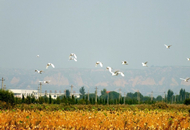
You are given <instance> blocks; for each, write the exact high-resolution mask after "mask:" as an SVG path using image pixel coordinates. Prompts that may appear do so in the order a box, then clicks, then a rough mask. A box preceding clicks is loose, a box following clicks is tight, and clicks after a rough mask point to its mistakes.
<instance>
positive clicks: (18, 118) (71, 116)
mask: <svg viewBox="0 0 190 130" xmlns="http://www.w3.org/2000/svg"><path fill="white" fill-rule="evenodd" d="M0 129H58V130H59V129H60V130H65V129H72V130H75V129H81V130H82V129H95V130H96V129H97V130H98V129H118V130H123V129H126V130H130V129H131V130H134V129H140V130H147V129H157V130H168V129H171V130H173V129H179V130H181V129H190V116H189V114H188V112H179V111H176V112H172V111H161V110H160V111H159V110H143V111H142V110H135V111H131V110H128V111H104V110H102V111H82V110H76V111H37V110H36V111H35V110H31V111H28V110H27V111H21V110H16V111H11V110H7V111H0Z"/></svg>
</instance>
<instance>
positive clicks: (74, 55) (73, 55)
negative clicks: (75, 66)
mask: <svg viewBox="0 0 190 130" xmlns="http://www.w3.org/2000/svg"><path fill="white" fill-rule="evenodd" d="M70 57H74V58H75V59H77V55H76V54H75V53H71V54H70V55H69V59H70Z"/></svg>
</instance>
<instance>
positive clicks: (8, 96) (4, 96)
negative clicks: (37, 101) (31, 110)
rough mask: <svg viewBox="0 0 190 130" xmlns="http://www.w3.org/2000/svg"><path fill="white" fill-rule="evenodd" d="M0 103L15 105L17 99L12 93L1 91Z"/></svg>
mask: <svg viewBox="0 0 190 130" xmlns="http://www.w3.org/2000/svg"><path fill="white" fill-rule="evenodd" d="M0 101H2V102H6V103H9V104H11V105H14V102H15V99H14V95H13V93H12V92H10V91H8V90H2V89H0Z"/></svg>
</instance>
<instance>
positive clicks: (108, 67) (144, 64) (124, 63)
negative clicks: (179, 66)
mask: <svg viewBox="0 0 190 130" xmlns="http://www.w3.org/2000/svg"><path fill="white" fill-rule="evenodd" d="M164 46H165V47H166V48H167V49H170V47H171V46H172V45H166V44H164ZM37 57H39V55H37ZM69 60H74V61H75V62H77V55H76V54H75V53H71V54H70V55H69ZM187 60H188V61H190V58H187ZM121 64H122V65H128V62H127V61H126V60H124V61H122V62H121ZM147 64H148V62H147V61H146V62H142V66H143V67H148V66H147ZM98 65H99V66H100V67H103V63H102V62H100V61H97V62H96V64H95V67H97V66H98ZM49 66H51V67H52V68H55V66H54V64H52V63H47V65H46V69H48V67H49ZM106 70H108V71H109V72H110V73H111V75H112V76H118V75H121V76H123V77H124V76H125V75H124V73H123V72H121V71H119V70H116V71H112V67H110V66H107V67H106ZM35 72H37V73H39V74H42V72H43V70H37V69H36V70H35ZM180 79H181V80H183V81H185V82H188V81H189V80H190V78H189V77H187V78H185V79H184V78H180ZM39 82H41V83H46V84H49V82H50V80H45V81H39Z"/></svg>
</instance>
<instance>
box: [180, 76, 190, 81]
mask: <svg viewBox="0 0 190 130" xmlns="http://www.w3.org/2000/svg"><path fill="white" fill-rule="evenodd" d="M180 79H181V80H183V81H185V82H188V80H189V79H190V78H189V77H188V78H186V79H183V78H180Z"/></svg>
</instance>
